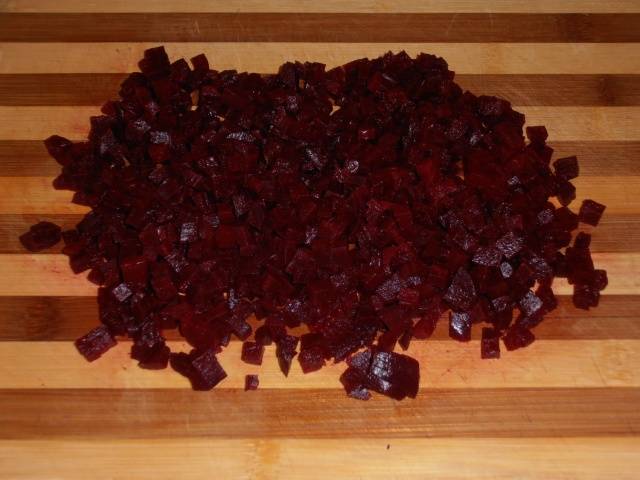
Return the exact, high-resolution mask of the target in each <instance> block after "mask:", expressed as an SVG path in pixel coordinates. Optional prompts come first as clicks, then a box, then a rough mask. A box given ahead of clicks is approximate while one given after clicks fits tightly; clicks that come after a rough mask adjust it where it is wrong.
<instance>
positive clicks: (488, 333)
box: [480, 328, 500, 358]
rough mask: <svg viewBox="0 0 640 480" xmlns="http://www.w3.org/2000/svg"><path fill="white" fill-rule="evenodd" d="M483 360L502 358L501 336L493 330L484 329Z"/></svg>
mask: <svg viewBox="0 0 640 480" xmlns="http://www.w3.org/2000/svg"><path fill="white" fill-rule="evenodd" d="M480 357H481V358H500V334H499V333H498V332H497V331H496V330H494V329H493V328H483V329H482V340H481V341H480Z"/></svg>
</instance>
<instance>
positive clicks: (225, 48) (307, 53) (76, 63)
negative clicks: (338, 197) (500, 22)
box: [0, 42, 640, 75]
mask: <svg viewBox="0 0 640 480" xmlns="http://www.w3.org/2000/svg"><path fill="white" fill-rule="evenodd" d="M158 44H159V43H158V42H147V43H131V42H119V43H118V42H109V43H99V42H91V43H60V42H47V43H33V42H20V43H14V42H11V43H2V42H0V56H1V58H2V62H0V74H5V73H8V74H16V73H105V72H111V73H113V72H115V73H123V72H131V71H134V70H136V69H137V65H138V61H139V60H140V59H141V58H142V55H143V52H144V50H145V49H147V48H152V47H157V46H158ZM162 44H163V45H164V47H165V49H166V50H167V53H168V55H169V57H171V58H175V59H177V58H186V59H189V58H192V57H193V56H195V55H198V54H200V53H205V54H206V55H207V57H208V58H209V59H210V60H211V65H212V66H215V68H217V69H218V70H227V69H236V70H239V71H246V70H250V71H253V72H275V71H277V69H278V67H279V66H280V65H282V64H283V63H284V62H287V61H290V60H292V59H295V60H299V61H315V62H322V63H325V64H326V65H327V66H328V67H335V66H338V65H343V64H345V63H347V62H349V61H351V60H353V59H355V58H362V57H370V58H374V57H378V56H380V55H382V54H383V53H385V52H387V51H394V52H399V51H401V50H404V51H406V52H407V53H408V54H409V55H414V56H415V55H417V54H419V53H421V52H426V53H431V54H434V55H439V56H441V57H444V58H445V59H446V60H447V62H449V65H450V67H451V69H452V70H455V71H456V72H458V73H474V74H477V73H483V74H484V73H487V74H505V73H509V74H532V73H534V74H547V73H551V74H601V73H604V74H610V75H613V74H616V75H618V74H639V73H640V48H639V45H638V44H637V43H547V44H545V43H457V44H452V43H406V42H403V43H334V44H331V45H330V46H329V45H325V44H322V43H312V42H304V43H292V42H242V43H233V42H227V43H214V42H209V43H206V42H184V43H170V42H162ZM60 52H64V55H63V56H61V54H60ZM34 58H37V59H38V61H37V62H36V61H33V59H34ZM622 58H623V59H624V61H620V59H622Z"/></svg>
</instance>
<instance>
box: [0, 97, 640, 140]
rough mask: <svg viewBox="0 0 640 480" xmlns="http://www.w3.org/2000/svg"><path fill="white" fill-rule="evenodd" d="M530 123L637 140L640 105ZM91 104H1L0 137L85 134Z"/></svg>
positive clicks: (546, 113)
mask: <svg viewBox="0 0 640 480" xmlns="http://www.w3.org/2000/svg"><path fill="white" fill-rule="evenodd" d="M513 108H514V109H516V110H518V111H520V112H522V113H524V114H525V115H526V117H527V125H545V126H546V127H547V130H548V131H549V136H550V139H551V140H553V141H575V140H590V141H621V142H622V141H638V140H640V129H638V128H635V127H636V126H637V125H639V124H640V108H639V107H537V106H527V107H522V106H518V105H514V107H513ZM99 114H100V109H99V108H98V107H95V106H91V107H87V106H84V107H80V106H77V107H68V106H67V107H11V106H3V107H0V118H10V119H11V121H10V122H3V123H2V124H0V140H38V139H43V138H46V137H48V136H49V135H51V134H52V133H57V134H58V135H62V136H65V137H68V138H71V139H81V138H86V134H87V132H88V129H89V117H90V116H92V115H99Z"/></svg>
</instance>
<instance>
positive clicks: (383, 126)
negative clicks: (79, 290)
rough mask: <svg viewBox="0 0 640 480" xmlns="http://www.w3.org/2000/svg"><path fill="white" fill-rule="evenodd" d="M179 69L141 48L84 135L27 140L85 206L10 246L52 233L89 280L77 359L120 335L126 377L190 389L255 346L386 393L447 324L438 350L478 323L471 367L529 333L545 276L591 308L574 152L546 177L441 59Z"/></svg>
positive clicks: (43, 240)
mask: <svg viewBox="0 0 640 480" xmlns="http://www.w3.org/2000/svg"><path fill="white" fill-rule="evenodd" d="M191 64H192V67H190V66H189V64H188V63H187V62H186V61H185V60H182V59H181V60H178V61H176V62H174V63H170V62H169V59H168V57H167V55H166V53H165V51H164V49H163V48H162V47H158V48H153V49H150V50H147V51H146V52H145V55H144V59H143V60H141V61H140V70H141V73H133V74H131V75H130V76H129V77H128V78H127V79H126V80H125V81H124V82H123V84H122V87H121V90H120V100H118V101H109V102H107V103H106V104H105V105H104V106H103V107H102V113H103V115H101V116H96V117H92V118H91V132H90V134H89V138H88V141H84V142H78V143H73V142H71V141H69V140H67V139H65V138H62V137H59V136H53V137H50V138H49V139H47V140H46V142H45V143H46V146H47V149H48V151H49V153H50V154H51V155H52V156H53V157H54V158H55V159H56V160H57V161H58V162H59V163H60V164H61V165H62V173H61V174H60V176H59V177H57V178H56V180H55V182H54V187H55V188H57V189H66V190H72V191H74V192H75V194H74V197H73V202H74V203H77V204H80V205H86V206H88V207H90V209H91V211H90V212H89V213H88V214H87V215H86V216H85V217H84V218H83V219H82V221H81V222H80V223H79V224H78V225H77V226H76V228H75V229H73V230H70V231H66V232H60V229H59V228H58V227H57V226H56V225H53V224H51V223H47V222H41V223H40V224H38V225H35V226H34V227H32V228H31V230H30V231H29V232H27V233H25V234H24V235H23V236H22V237H21V239H22V241H23V244H24V245H25V247H26V248H28V249H29V250H32V251H37V250H39V249H42V248H47V247H49V246H51V245H53V244H55V243H56V242H57V241H59V239H60V238H61V237H62V239H63V240H64V244H65V246H64V250H63V251H64V253H65V254H66V255H68V256H69V258H70V264H71V268H72V269H73V271H74V272H76V273H79V272H83V271H86V270H88V271H89V276H88V278H89V280H90V281H92V282H94V283H96V284H97V285H99V286H100V288H99V290H98V304H99V311H100V320H101V322H102V326H100V327H97V328H96V329H94V330H92V331H91V332H89V333H88V334H87V335H85V336H84V337H82V338H80V339H78V340H77V342H76V346H77V348H78V350H79V351H80V353H82V354H83V355H84V356H85V357H86V358H87V359H88V360H95V359H97V358H98V357H100V356H101V355H102V354H103V353H104V352H105V351H107V350H108V349H109V348H111V347H113V346H114V345H115V343H116V340H115V337H118V336H128V337H130V338H132V339H133V344H132V347H131V357H132V358H134V359H136V360H137V361H138V362H139V365H140V367H142V368H152V369H159V368H165V367H166V366H167V365H168V364H170V365H171V367H172V368H173V369H174V370H176V371H177V372H179V373H181V374H182V375H185V376H186V377H188V378H189V380H190V381H191V383H192V386H193V388H194V389H198V390H200V389H202V390H208V389H211V388H213V387H214V386H215V385H216V384H218V383H219V382H220V381H221V380H223V379H224V378H225V377H226V373H225V371H224V369H223V368H222V366H221V365H220V363H219V362H218V360H217V358H216V355H217V354H218V353H219V352H220V351H221V350H222V349H223V348H224V347H225V346H226V345H227V344H228V343H229V341H230V339H231V337H232V335H235V336H236V337H238V338H239V339H241V340H243V341H244V342H245V343H244V344H243V349H242V358H243V360H245V361H246V362H248V363H251V364H255V365H259V364H260V363H261V362H262V356H263V352H264V347H265V345H270V344H272V343H274V344H275V348H276V354H277V358H278V361H279V365H280V368H281V369H282V372H283V373H284V374H285V375H287V374H288V372H289V369H290V367H291V364H292V361H293V360H294V358H295V357H296V356H297V360H298V361H299V363H300V366H301V367H302V370H303V372H305V373H308V372H312V371H315V370H318V369H320V368H322V367H323V366H324V365H325V363H326V362H329V361H331V362H341V361H343V360H346V361H347V364H348V368H347V369H346V371H345V372H344V373H343V375H342V377H341V378H340V380H341V381H342V383H343V385H344V387H345V390H346V391H347V393H348V394H349V395H351V396H352V397H355V398H360V399H368V398H369V397H370V391H375V392H379V393H382V394H385V395H388V396H391V397H393V398H395V399H402V398H404V397H406V396H409V397H415V395H416V394H417V392H418V385H419V365H418V362H416V360H415V359H413V358H411V357H409V356H407V355H403V354H399V353H395V352H394V349H395V347H396V344H399V346H400V347H401V348H402V349H403V350H406V349H407V348H408V346H409V343H410V341H411V340H412V339H413V338H416V339H425V338H428V337H429V336H430V335H431V334H432V333H433V331H434V328H435V326H436V322H437V321H438V319H440V318H441V316H442V314H443V313H445V312H446V311H447V310H449V311H450V313H449V333H450V336H451V337H452V338H454V339H456V340H460V341H468V340H469V339H470V331H471V328H472V325H473V324H476V323H482V324H483V325H484V328H483V329H482V341H481V350H482V351H481V355H482V357H483V358H497V357H499V356H500V342H499V340H500V339H502V341H503V343H504V345H505V347H506V348H507V349H508V350H513V349H517V348H520V347H524V346H526V345H528V344H530V343H531V342H532V341H533V340H534V335H533V333H531V328H532V327H535V326H536V325H537V324H538V323H540V322H541V321H542V319H543V317H544V315H545V314H547V313H548V312H550V311H552V310H553V309H554V308H556V306H557V303H556V298H555V297H554V294H553V291H552V288H551V283H552V280H553V278H554V277H566V278H567V279H568V282H569V283H570V284H573V286H574V295H573V301H574V304H575V306H576V307H579V308H584V309H588V308H589V307H594V306H596V305H597V304H598V299H599V295H600V294H599V292H600V291H601V290H602V289H603V288H605V286H606V285H607V276H606V273H605V272H604V271H603V270H596V269H595V268H594V265H593V262H592V259H591V253H590V251H589V243H590V239H591V237H590V235H588V234H586V233H579V234H578V235H577V236H576V237H575V239H574V240H573V243H572V232H573V231H574V230H575V229H576V228H577V227H578V222H579V221H581V222H584V223H587V224H590V225H597V223H598V221H599V219H600V216H601V215H602V213H603V211H604V208H605V207H604V206H603V205H600V204H598V203H596V202H594V201H591V200H585V201H584V202H583V203H582V206H581V207H580V210H579V213H578V214H577V215H576V214H575V213H573V212H572V211H571V210H570V209H569V208H568V205H569V203H571V201H572V200H574V199H575V196H576V194H575V187H574V186H573V185H572V184H571V180H572V179H573V178H575V177H576V176H577V175H578V163H577V160H576V158H575V157H568V158H561V159H558V160H555V161H554V162H553V165H552V166H550V164H551V158H552V153H553V150H552V149H551V148H550V147H549V146H547V145H546V144H545V141H546V138H547V132H546V130H545V128H544V127H527V129H526V135H527V137H528V141H526V140H525V138H524V136H523V125H524V120H525V119H524V115H522V114H521V113H518V112H516V111H514V110H512V108H511V105H510V104H509V102H507V101H505V100H502V99H500V98H495V97H488V96H476V95H474V94H472V93H470V92H465V91H463V90H462V89H461V88H460V87H459V86H458V85H457V84H456V83H455V82H454V81H453V77H454V73H453V72H451V71H449V70H448V68H447V64H446V62H445V61H444V60H443V59H441V58H438V57H435V56H433V55H427V54H421V55H418V57H417V58H415V59H412V58H411V57H409V56H408V55H407V54H405V53H404V52H401V53H399V54H395V55H394V54H391V53H388V54H386V55H384V56H383V57H380V58H377V59H375V60H368V59H361V60H355V61H353V62H350V63H348V64H346V65H343V66H341V67H337V68H333V69H331V70H329V71H326V70H325V66H324V65H323V64H320V63H298V62H296V63H285V64H284V65H282V66H281V67H280V69H279V71H278V73H277V74H275V75H259V74H256V73H238V72H236V71H234V70H228V71H221V72H219V71H215V70H211V69H210V67H209V64H208V62H207V59H206V58H205V56H204V55H199V56H197V57H195V58H193V59H192V60H191ZM552 197H555V200H554V201H551V200H550V199H551V198H552ZM565 247H566V248H565ZM250 318H253V321H252V323H253V325H258V326H257V328H256V329H255V331H253V328H252V323H250V321H249V319H250ZM300 326H303V327H304V329H303V331H306V332H308V333H304V334H303V335H302V336H300V337H297V336H295V335H293V334H292V329H294V328H296V327H300ZM175 328H178V329H179V331H180V333H181V335H182V336H184V338H185V339H186V341H187V342H188V343H189V344H190V345H191V346H192V348H193V349H192V350H191V352H190V353H184V352H179V353H171V352H170V350H169V348H168V346H167V345H166V342H165V339H164V337H163V334H162V332H163V330H166V329H175ZM300 330H301V329H300V328H297V329H296V330H295V331H300ZM423 347H424V348H429V346H428V344H423ZM257 386H258V378H257V376H255V375H250V376H247V379H246V388H247V389H255V388H257Z"/></svg>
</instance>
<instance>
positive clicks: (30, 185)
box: [0, 175, 640, 234]
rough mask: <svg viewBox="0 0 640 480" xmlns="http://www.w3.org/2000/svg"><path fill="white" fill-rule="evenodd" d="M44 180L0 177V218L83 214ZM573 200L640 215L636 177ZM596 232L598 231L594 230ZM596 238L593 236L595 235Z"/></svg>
mask: <svg viewBox="0 0 640 480" xmlns="http://www.w3.org/2000/svg"><path fill="white" fill-rule="evenodd" d="M52 181H53V179H52V178H48V177H0V191H3V192H5V195H3V196H1V197H0V215H6V214H13V215H23V214H29V215H58V214H84V213H85V212H87V211H88V208H87V207H84V206H82V205H76V204H73V203H70V202H71V197H72V192H69V191H66V190H65V191H61V190H54V189H53V187H52V186H51V182H52ZM574 183H575V185H576V188H577V200H576V201H575V202H574V203H572V207H573V209H578V208H580V202H581V201H582V199H585V198H592V199H594V200H597V201H599V202H600V203H603V204H605V205H607V213H606V214H608V215H633V214H636V213H638V212H640V197H638V195H637V193H636V192H637V191H638V188H639V187H640V176H637V175H634V176H628V177H624V176H623V175H619V176H611V177H579V178H577V179H576V180H575V182H574ZM596 232H599V230H596ZM596 234H597V233H596Z"/></svg>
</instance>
